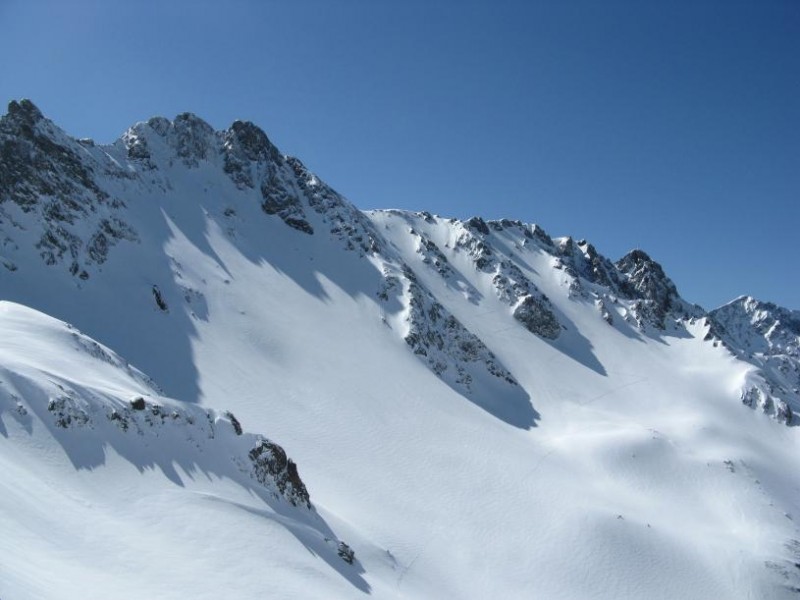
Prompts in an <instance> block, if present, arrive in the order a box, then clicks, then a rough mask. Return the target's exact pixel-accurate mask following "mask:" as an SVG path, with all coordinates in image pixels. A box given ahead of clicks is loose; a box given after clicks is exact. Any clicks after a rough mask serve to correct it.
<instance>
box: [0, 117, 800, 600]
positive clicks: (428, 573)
mask: <svg viewBox="0 0 800 600" xmlns="http://www.w3.org/2000/svg"><path fill="white" fill-rule="evenodd" d="M18 110H19V109H18ZM194 118H195V119H196V117H194ZM5 119H7V120H8V119H10V117H5ZM32 120H33V125H32V127H33V129H34V133H35V131H40V132H42V133H41V135H46V136H47V137H48V139H50V140H55V142H54V143H56V144H57V145H60V147H63V148H67V149H68V150H69V152H72V153H74V154H75V156H77V157H79V158H78V160H79V161H80V163H81V164H83V165H88V166H89V167H91V170H90V171H89V173H90V175H91V178H92V181H94V182H95V183H96V185H97V186H98V188H99V189H101V190H102V191H103V192H104V193H106V194H108V198H107V199H104V200H103V201H98V202H97V203H96V205H95V206H94V208H91V209H87V210H86V211H85V214H83V213H81V214H79V215H78V216H76V217H75V218H73V219H72V220H71V221H70V220H63V219H62V220H59V215H58V214H57V215H56V217H55V218H52V211H51V212H50V213H48V214H49V217H48V216H47V215H45V213H44V212H42V211H43V210H44V209H41V210H40V208H41V206H42V205H44V204H45V203H46V201H50V200H52V198H49V197H47V194H44V193H43V192H42V190H41V189H40V188H36V186H31V187H30V189H34V188H35V189H34V193H33V194H32V195H33V196H35V197H37V198H40V202H39V204H35V205H30V204H25V203H20V202H15V201H14V200H13V198H12V199H11V200H9V199H8V198H5V197H4V198H2V199H0V209H2V214H1V215H0V219H1V220H2V223H0V225H2V228H3V229H2V234H3V236H4V242H3V246H2V249H0V253H2V257H1V258H2V259H3V264H4V265H5V268H0V292H2V298H3V299H4V300H3V301H2V302H0V473H2V476H1V477H0V598H2V599H3V600H25V599H33V598H37V599H38V598H58V599H61V598H76V599H77V598H80V599H88V598H97V599H100V598H103V599H105V598H137V599H138V598H176V599H177V598H196V599H206V598H207V599H217V598H228V597H241V598H257V597H258V598H263V597H266V598H325V599H333V598H361V597H369V596H372V597H375V598H476V599H477V598H487V597H497V598H543V599H552V600H561V599H563V600H567V599H570V600H575V599H609V600H611V599H614V600H619V599H642V598H648V599H653V600H655V599H697V600H707V599H709V598H718V599H732V600H733V599H767V598H776V599H780V598H792V597H797V591H798V588H800V566H798V563H800V531H798V527H797V523H796V519H798V518H800V474H799V473H798V470H797V457H798V451H799V450H800V443H799V440H800V438H798V430H797V428H796V427H794V426H787V425H786V424H785V423H782V422H780V418H781V415H780V414H779V413H780V411H777V410H776V408H775V407H776V406H779V403H780V402H783V401H785V402H786V403H787V404H786V406H790V405H791V406H795V407H796V404H794V402H795V396H794V395H793V394H796V390H795V391H793V390H791V389H785V390H782V391H781V390H778V389H777V388H776V386H772V389H771V388H770V384H769V381H768V380H767V379H765V375H764V373H763V372H761V371H760V370H759V368H758V365H756V364H754V363H753V362H748V361H747V360H744V359H743V358H742V357H741V356H738V357H737V355H736V353H735V352H732V351H731V349H730V347H729V346H730V344H729V343H727V344H726V343H723V342H722V341H721V340H719V339H718V338H717V337H715V336H714V335H713V332H711V330H712V329H713V327H712V326H711V324H710V321H709V317H708V316H707V315H706V314H705V313H703V312H702V310H701V309H699V307H693V306H692V305H690V304H688V303H685V302H684V301H683V300H680V298H679V297H677V296H670V294H671V293H672V292H671V291H670V290H671V289H672V288H670V285H671V282H669V280H666V279H658V278H656V279H657V281H656V283H658V284H659V285H656V286H655V287H654V286H653V285H651V284H650V283H648V282H651V279H648V278H647V277H644V278H642V277H639V279H637V277H638V275H636V273H637V272H638V271H636V269H638V268H639V266H641V265H645V266H646V268H650V267H648V266H647V265H649V263H647V261H644V259H642V257H640V256H638V255H634V256H632V257H631V260H630V261H629V263H625V264H620V266H619V267H614V268H613V269H612V267H613V265H612V264H611V263H610V262H609V261H605V259H602V257H600V259H598V260H596V261H594V263H592V264H593V265H594V267H593V270H592V269H589V270H581V269H582V266H581V265H582V264H583V263H581V264H578V263H579V262H580V261H578V259H577V258H575V257H580V256H589V255H591V254H592V252H594V250H593V249H591V250H588V246H587V245H586V244H583V245H580V244H577V243H574V242H572V240H569V239H568V238H564V239H551V238H549V237H548V236H547V235H546V234H544V233H543V232H541V230H540V229H538V228H536V227H535V226H530V225H524V224H520V223H517V222H504V223H489V224H488V225H487V223H485V222H483V221H481V220H472V221H470V222H462V221H456V220H451V219H445V218H441V217H436V216H433V215H429V214H427V213H408V212H401V211H373V212H366V213H365V212H361V211H358V210H356V209H355V208H354V207H352V205H350V204H348V203H347V202H346V200H344V199H342V198H341V197H340V196H338V195H336V194H335V192H333V191H332V190H329V189H328V188H326V187H325V186H324V184H322V183H321V182H319V180H317V179H316V178H315V177H314V176H313V175H311V174H310V173H308V172H307V171H305V169H304V167H302V165H300V164H299V161H297V162H292V161H294V159H286V158H285V157H281V156H279V155H275V156H267V155H265V156H262V157H261V158H258V159H255V158H254V159H252V161H251V162H250V163H247V166H248V169H249V170H247V177H252V178H253V180H254V181H255V183H253V184H252V185H248V181H247V177H244V179H242V178H241V177H239V175H236V173H239V174H241V173H242V171H241V170H239V171H237V170H236V168H233V169H229V168H227V165H228V163H226V162H225V160H226V159H225V156H226V155H225V154H224V151H225V150H224V148H225V146H224V143H225V142H224V139H225V138H223V133H224V132H210V133H209V132H207V131H206V130H205V129H203V128H202V127H201V128H200V129H202V132H201V134H197V132H194V133H193V135H195V134H196V135H200V137H202V136H205V137H203V138H202V139H203V140H205V141H204V142H203V143H207V144H208V147H207V148H206V149H205V150H204V151H203V152H194V151H192V152H194V153H192V152H189V153H188V156H187V154H186V152H185V151H184V150H185V147H186V144H185V143H184V142H180V143H177V145H176V142H174V141H171V140H173V139H174V138H170V136H171V135H173V133H174V129H175V128H176V127H177V124H178V119H176V121H175V122H174V123H171V122H169V121H167V120H166V119H161V120H151V121H150V122H149V124H145V123H140V124H139V125H137V126H136V127H134V128H132V130H130V131H129V132H128V133H127V134H126V136H127V137H124V138H123V140H120V141H118V142H117V143H115V144H113V145H110V146H97V145H94V144H91V143H89V142H83V143H78V142H76V141H74V140H72V139H71V138H68V136H66V135H65V134H63V132H60V130H58V129H57V128H56V127H55V126H54V125H52V123H50V122H49V121H47V120H46V119H41V120H40V119H39V117H38V116H37V115H34V118H33V119H32ZM12 125H13V124H11V125H9V123H8V122H7V123H6V129H7V130H9V129H11V128H12ZM206 127H207V126H206ZM170 128H172V129H170ZM29 129H30V127H29ZM209 129H210V128H209ZM12 133H13V135H16V136H23V137H24V135H27V134H29V133H30V132H27V133H26V132H25V131H23V132H22V133H14V132H12ZM9 135H11V134H9ZM176 137H177V138H178V139H181V138H180V136H177V134H176ZM142 139H145V142H141V140H142ZM192 139H194V138H192ZM137 140H138V142H137ZM165 140H166V141H165ZM209 140H210V141H209ZM184 141H185V140H184ZM194 141H196V140H194ZM137 144H138V145H137ZM143 147H146V152H145V151H144V150H142V148H143ZM176 147H177V148H178V150H176V149H175V148H176ZM190 147H192V148H194V146H191V144H190ZM264 148H266V149H267V150H269V149H270V148H274V147H272V146H264ZM132 149H133V150H132ZM181 149H184V150H181ZM18 150H19V149H15V150H14V151H15V152H17V151H18ZM182 152H183V154H182ZM3 160H4V161H7V160H8V158H7V156H5V157H4V158H3ZM59 160H60V159H59ZM248 160H250V159H248ZM259 160H261V161H262V162H258V161H259ZM270 161H272V162H270ZM287 161H288V162H287ZM259 164H260V165H261V166H262V167H263V168H264V169H266V167H264V165H270V164H274V165H277V166H275V167H274V168H273V167H269V168H270V169H272V171H271V172H270V173H267V171H266V170H265V171H264V172H263V173H261V172H257V166H258V165H259ZM253 165H255V166H253ZM47 172H48V173H56V171H54V170H53V169H52V168H49V170H48V171H47ZM232 173H233V174H234V175H233V176H232ZM56 174H57V173H56ZM70 176H72V175H70ZM54 177H55V175H54ZM64 177H66V175H64ZM259 177H260V178H262V179H258V178H259ZM77 180H78V181H80V180H81V178H80V177H78V179H77ZM8 181H9V180H8V179H6V180H5V181H4V184H3V185H4V186H7V187H8V186H10V184H9V183H8ZM259 181H267V182H271V183H270V185H268V186H266V188H267V189H266V191H264V187H265V186H261V185H260V183H259ZM251 183H252V182H251ZM270 186H271V187H270ZM52 189H55V190H56V192H53V194H51V195H52V197H53V198H54V197H56V196H57V195H58V194H57V191H58V186H53V187H52ZM82 189H83V188H82ZM87 189H90V188H87ZM276 190H278V191H276ZM0 191H2V190H0ZM44 191H45V192H46V191H47V188H45V190H44ZM90 191H91V189H90ZM70 193H72V192H70ZM92 193H94V192H92ZM93 197H94V198H95V199H96V193H95V196H93ZM287 198H288V199H289V200H287ZM113 199H116V200H119V201H120V203H119V204H117V205H116V206H112V200H113ZM292 199H295V200H296V202H295V203H294V204H293V203H292V201H291V200H292ZM54 201H58V198H56V200H54ZM90 201H91V198H89V199H88V200H85V202H90ZM81 202H84V200H81ZM68 208H69V207H68ZM78 212H80V211H78ZM43 215H45V216H43ZM61 216H63V214H62V215H61ZM112 216H113V217H114V218H117V219H119V220H120V221H123V222H124V223H125V224H126V225H127V226H128V228H129V230H130V231H132V232H134V234H130V233H128V234H125V235H123V236H120V239H119V240H118V241H117V242H116V243H115V244H109V245H108V248H106V249H107V253H106V254H105V255H104V256H102V260H96V257H95V259H94V260H92V259H90V258H86V256H89V255H88V254H86V253H85V252H84V250H85V248H87V247H88V244H89V242H88V240H89V239H90V238H91V237H92V235H94V233H93V232H94V231H95V229H94V228H95V225H96V223H98V222H100V220H102V219H103V218H107V219H110V218H111V217H112ZM48 219H49V220H48ZM56 222H58V224H56V225H54V223H56ZM48 227H50V228H51V229H52V230H53V232H54V236H55V237H56V238H57V239H67V238H68V239H73V238H70V237H69V236H66V237H65V236H64V235H62V234H63V232H64V231H66V232H67V233H69V234H70V235H72V236H74V239H76V240H78V241H77V242H75V245H74V247H72V246H69V245H68V247H67V249H65V250H64V251H63V257H61V256H60V255H58V253H57V252H56V253H55V258H54V260H53V261H49V260H48V259H47V258H48V257H47V256H46V255H45V254H46V252H45V251H46V250H47V249H48V248H51V247H56V248H58V244H51V246H48V245H47V243H48V242H46V241H45V242H44V243H43V242H42V240H43V239H45V237H46V236H43V231H46V230H47V228H48ZM58 227H61V229H62V231H58V230H57V229H58ZM117 230H119V226H118V225H117ZM126 231H127V230H126ZM59 236H61V237H59ZM92 239H94V238H92ZM51 241H52V240H51ZM576 248H578V250H576ZM581 249H582V250H581ZM601 259H602V260H601ZM581 260H583V259H581ZM648 260H649V259H648ZM82 261H83V262H82ZM603 261H605V262H603ZM48 262H50V263H51V264H47V263H48ZM72 262H75V263H76V264H78V268H77V269H76V268H72V267H71V263H72ZM630 265H633V266H630ZM637 265H639V266H637ZM583 266H585V265H583ZM634 267H635V268H634ZM659 270H660V267H659ZM601 271H602V273H604V274H605V275H602V274H599V273H601ZM82 272H84V273H86V276H85V277H82V276H81V273H82ZM592 273H593V274H592ZM609 274H610V275H609ZM656 274H657V273H656ZM648 277H649V275H648ZM664 281H666V282H667V283H666V284H664V283H663V282H664ZM659 282H660V283H659ZM662 284H663V285H662ZM154 286H155V287H154ZM636 286H638V287H636ZM659 286H661V287H659ZM634 288H636V289H638V290H642V289H645V288H646V291H647V293H648V294H650V296H648V297H652V298H655V300H654V301H653V302H651V303H650V304H648V303H647V302H646V301H644V300H642V298H644V297H645V296H642V294H644V292H640V291H636V290H635V289H634ZM662 288H663V290H667V291H666V292H664V294H666V296H663V295H662V296H663V297H662V296H659V295H658V294H660V293H661V292H660V291H659V290H662ZM648 290H649V291H648ZM653 290H655V291H653ZM651 291H652V293H650V292H651ZM156 292H157V293H156ZM676 293H677V292H676ZM637 294H638V295H637ZM667 297H670V298H672V299H671V300H667V301H663V302H662V301H661V300H663V298H667ZM659 299H661V300H659ZM662 309H663V310H662ZM729 329H730V326H729ZM95 340H97V341H95ZM116 353H119V354H116ZM790 358H791V357H790ZM787 360H789V359H787ZM792 360H794V359H792ZM128 361H130V362H128ZM787 364H789V365H790V366H791V365H794V364H795V363H791V362H789V363H787ZM140 369H141V370H140ZM151 378H152V379H151ZM787 381H788V379H787ZM753 387H755V388H757V389H759V390H761V391H760V392H759V393H763V395H764V397H765V398H766V397H767V395H768V394H772V395H773V396H774V398H773V397H772V396H770V402H771V403H769V402H767V401H766V400H765V401H764V402H763V403H762V404H763V405H758V406H754V408H760V409H761V410H753V409H752V408H751V407H749V406H747V405H746V404H745V403H743V397H744V396H743V394H746V393H747V391H748V390H752V389H753ZM781 398H783V400H781ZM140 401H141V402H140ZM751 404H752V403H751ZM228 411H230V412H228ZM115 414H116V415H117V416H116V417H115V416H114V415H115ZM176 415H177V416H176ZM234 415H235V416H234ZM785 416H786V415H785V414H784V415H783V418H784V420H786V418H785ZM788 420H789V421H790V422H791V421H792V419H791V416H789V418H788ZM239 424H241V429H243V430H244V432H243V433H242V434H241V435H239V434H238V433H239V432H240V430H238V431H237V428H238V427H239ZM248 432H252V433H248ZM266 440H270V441H274V443H275V444H279V445H280V447H282V448H283V449H285V452H286V454H287V455H288V456H289V457H290V458H291V459H292V460H293V461H294V462H295V463H296V465H297V468H298V469H299V477H300V478H302V483H303V484H304V486H305V488H307V492H308V494H310V506H309V505H306V504H305V503H304V501H303V497H302V494H301V493H299V491H300V489H299V487H298V485H299V484H298V481H297V480H296V479H292V478H291V477H289V475H287V473H289V471H287V470H286V469H284V471H281V473H279V474H277V475H275V474H272V475H269V476H264V475H263V472H259V471H258V468H257V464H256V460H255V459H254V458H253V457H252V452H253V449H254V448H257V447H260V446H259V444H262V443H267V442H266ZM284 458H285V456H284ZM284 466H285V465H284ZM287 469H288V467H287ZM259 473H261V474H260V475H259ZM281 477H283V479H281ZM281 481H283V482H284V484H285V485H282V484H281ZM286 481H289V483H288V484H286ZM343 549H344V550H347V549H352V551H353V552H354V557H353V556H352V555H350V557H349V559H348V554H347V552H346V551H343Z"/></svg>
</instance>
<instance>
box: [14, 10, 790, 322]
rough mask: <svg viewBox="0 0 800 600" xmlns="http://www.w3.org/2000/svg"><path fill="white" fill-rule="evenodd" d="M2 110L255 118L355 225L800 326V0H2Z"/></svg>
mask: <svg viewBox="0 0 800 600" xmlns="http://www.w3.org/2000/svg"><path fill="white" fill-rule="evenodd" d="M0 56H2V57H3V58H2V67H1V68H0V99H3V100H10V99H12V98H22V97H28V98H31V99H32V100H33V101H34V102H35V103H36V104H37V105H38V106H39V107H40V108H41V109H42V110H43V112H45V114H46V115H48V116H49V117H50V118H52V119H53V120H54V121H56V122H57V123H58V124H59V125H61V126H62V127H63V128H64V129H66V130H67V132H68V133H70V134H72V135H75V136H78V137H93V138H95V139H96V140H97V141H99V142H111V141H113V140H114V139H115V138H117V137H118V136H119V135H120V134H121V133H122V132H123V131H124V130H125V129H126V128H127V127H128V126H129V125H131V124H132V123H133V122H135V121H140V120H144V119H146V118H148V117H150V116H152V115H156V114H158V115H164V116H168V117H173V116H174V115H176V114H177V113H179V112H183V111H191V112H194V113H197V114H198V115H200V116H201V117H203V118H204V119H206V120H207V121H208V122H210V123H211V124H212V125H213V126H215V127H216V128H224V127H227V126H228V125H229V124H230V123H231V122H232V121H233V120H234V119H237V118H241V119H247V120H251V121H254V122H255V123H257V124H258V125H260V126H261V127H262V128H263V129H264V130H265V131H266V132H267V134H268V135H269V136H270V138H271V139H272V141H273V142H274V143H275V144H277V145H278V147H279V148H280V149H281V150H282V151H283V152H285V153H287V154H293V155H296V156H298V157H300V158H301V159H302V160H303V161H304V162H305V163H306V164H307V165H308V166H309V168H311V169H312V170H313V171H315V172H316V173H317V174H318V175H319V176H320V177H322V178H323V179H324V180H326V181H327V182H328V183H329V184H331V185H332V186H333V187H334V188H336V189H337V190H338V191H339V192H341V193H342V194H343V195H345V196H346V197H348V198H349V199H350V200H351V201H352V202H354V203H355V204H356V205H357V206H359V207H360V208H407V209H413V210H428V211H431V212H434V213H438V214H441V215H445V216H455V217H468V216H471V215H474V214H477V215H482V216H485V217H488V218H499V217H509V218H517V219H521V220H524V221H528V222H535V223H539V224H540V225H542V226H543V227H544V228H545V229H546V230H547V231H548V232H549V233H550V234H551V235H554V236H560V235H572V236H573V237H575V238H577V239H579V238H586V239H588V240H589V241H590V242H592V243H593V244H594V245H595V246H596V247H597V249H598V250H599V251H600V252H601V253H603V254H605V255H607V256H608V257H609V258H612V259H616V258H618V257H620V256H621V255H622V254H624V253H625V252H627V251H628V250H630V249H631V248H634V247H640V248H642V249H644V250H645V251H647V252H648V253H650V254H651V255H652V256H653V258H655V259H656V260H658V261H659V262H661V263H662V265H663V266H664V268H665V270H666V272H667V274H668V275H669V276H670V277H672V279H673V280H674V281H675V283H676V284H677V286H678V289H679V290H680V291H681V293H682V295H683V296H684V297H685V298H686V299H687V300H690V301H693V302H698V303H700V304H702V305H703V306H705V307H706V308H712V307H714V306H717V305H719V304H722V303H724V302H726V301H728V300H730V299H733V298H734V297H736V296H739V295H742V294H748V295H752V296H755V297H757V298H760V299H763V300H771V301H774V302H777V303H779V304H783V305H785V306H788V307H790V308H795V309H800V253H799V252H798V233H799V232H800V2H799V1H798V0H786V1H778V0H774V1H772V0H759V1H753V2H740V1H736V0H720V1H717V2H707V1H704V0H694V1H690V0H678V1H675V2H662V1H652V2H650V1H646V0H629V1H618V0H606V1H603V2H598V1H595V0H591V1H578V0H575V1H571V0H566V1H563V2H562V1H556V0H550V1H544V2H535V1H526V2H524V1H520V2H514V1H512V0H495V1H488V0H487V1H484V2H475V1H470V0H461V1H455V0H453V1H446V0H428V1H424V2H422V1H416V0H405V1H403V2H397V1H392V2H390V1H388V0H340V1H336V0H319V1H311V0H308V1H306V0H292V1H291V2H286V1H267V0H253V1H250V2H248V1H244V0H240V1H231V0H226V1H221V0H220V1H217V2H211V1H203V0H193V1H178V0H171V1H167V0H159V1H152V0H130V1H121V0H94V1H90V0H50V1H45V0H0Z"/></svg>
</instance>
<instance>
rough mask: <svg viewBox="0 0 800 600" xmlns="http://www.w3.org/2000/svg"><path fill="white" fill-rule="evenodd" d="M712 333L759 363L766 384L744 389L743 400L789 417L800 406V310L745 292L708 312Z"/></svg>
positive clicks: (779, 415) (755, 362) (741, 354)
mask: <svg viewBox="0 0 800 600" xmlns="http://www.w3.org/2000/svg"><path fill="white" fill-rule="evenodd" d="M708 318H709V325H710V327H709V334H708V336H707V339H712V340H714V339H718V340H720V341H722V343H723V344H725V346H726V347H727V348H728V349H729V350H730V351H731V352H733V353H734V354H735V355H737V356H738V357H739V358H741V359H742V360H745V361H747V362H749V363H751V364H753V365H755V366H756V367H758V373H759V374H760V376H761V377H763V379H764V385H762V386H759V387H751V388H748V389H746V390H743V391H742V401H743V402H744V403H745V404H746V405H748V406H751V407H753V408H760V409H761V410H763V411H764V412H766V413H768V414H772V415H773V416H775V417H776V418H777V419H779V420H782V421H786V422H790V421H791V419H792V410H791V408H790V405H794V406H795V407H797V406H800V312H799V311H793V310H788V309H785V308H782V307H780V306H776V305H775V304H772V303H771V302H760V301H758V300H756V299H755V298H751V297H749V296H743V297H741V298H737V299H736V300H734V301H733V302H730V303H729V304H726V305H725V306H721V307H720V308H717V309H715V310H712V311H711V312H710V313H709V316H708Z"/></svg>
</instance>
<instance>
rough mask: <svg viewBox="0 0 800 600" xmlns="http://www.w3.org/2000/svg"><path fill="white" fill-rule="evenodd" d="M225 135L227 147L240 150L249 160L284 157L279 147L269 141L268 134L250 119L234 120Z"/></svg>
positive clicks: (274, 159) (236, 150)
mask: <svg viewBox="0 0 800 600" xmlns="http://www.w3.org/2000/svg"><path fill="white" fill-rule="evenodd" d="M223 137H224V139H225V145H226V148H227V147H229V148H230V149H231V150H232V151H233V152H235V153H236V152H238V153H239V154H241V156H242V157H243V158H246V159H247V160H250V161H265V160H268V159H271V160H273V161H275V162H279V161H280V160H281V158H282V157H281V154H280V152H279V151H278V149H277V148H276V147H275V146H273V145H272V142H270V141H269V138H268V137H267V134H266V133H264V131H263V130H262V129H261V128H260V127H258V126H257V125H255V124H254V123H251V122H250V121H234V122H233V124H232V125H231V126H230V128H229V129H228V130H227V131H226V132H224V134H223Z"/></svg>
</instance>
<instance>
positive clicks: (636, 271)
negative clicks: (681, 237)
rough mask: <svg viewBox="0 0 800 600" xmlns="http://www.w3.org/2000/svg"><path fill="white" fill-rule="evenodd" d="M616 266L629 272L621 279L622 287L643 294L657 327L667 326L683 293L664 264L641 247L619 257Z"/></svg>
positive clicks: (641, 295)
mask: <svg viewBox="0 0 800 600" xmlns="http://www.w3.org/2000/svg"><path fill="white" fill-rule="evenodd" d="M616 267H617V269H618V270H619V271H620V272H621V273H622V274H623V275H624V276H625V279H624V280H623V281H622V282H621V288H622V291H623V292H625V293H626V294H627V295H629V296H631V297H636V298H640V299H641V300H642V301H643V302H644V305H643V307H642V308H643V312H644V313H645V314H646V315H647V316H649V317H651V319H650V320H652V322H653V324H654V325H656V327H659V328H661V329H663V328H664V318H665V317H666V316H667V313H668V312H669V311H670V309H672V308H673V307H674V306H676V305H677V304H678V301H679V298H680V297H679V295H678V290H677V288H676V287H675V284H674V283H672V280H671V279H670V278H669V277H667V276H666V274H665V273H664V269H662V268H661V265H660V264H658V263H657V262H656V261H654V260H653V259H652V258H650V256H648V255H647V253H645V252H644V251H642V250H638V249H637V250H632V251H631V252H629V253H628V254H626V255H625V256H623V257H622V258H621V259H619V260H618V261H617V263H616Z"/></svg>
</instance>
